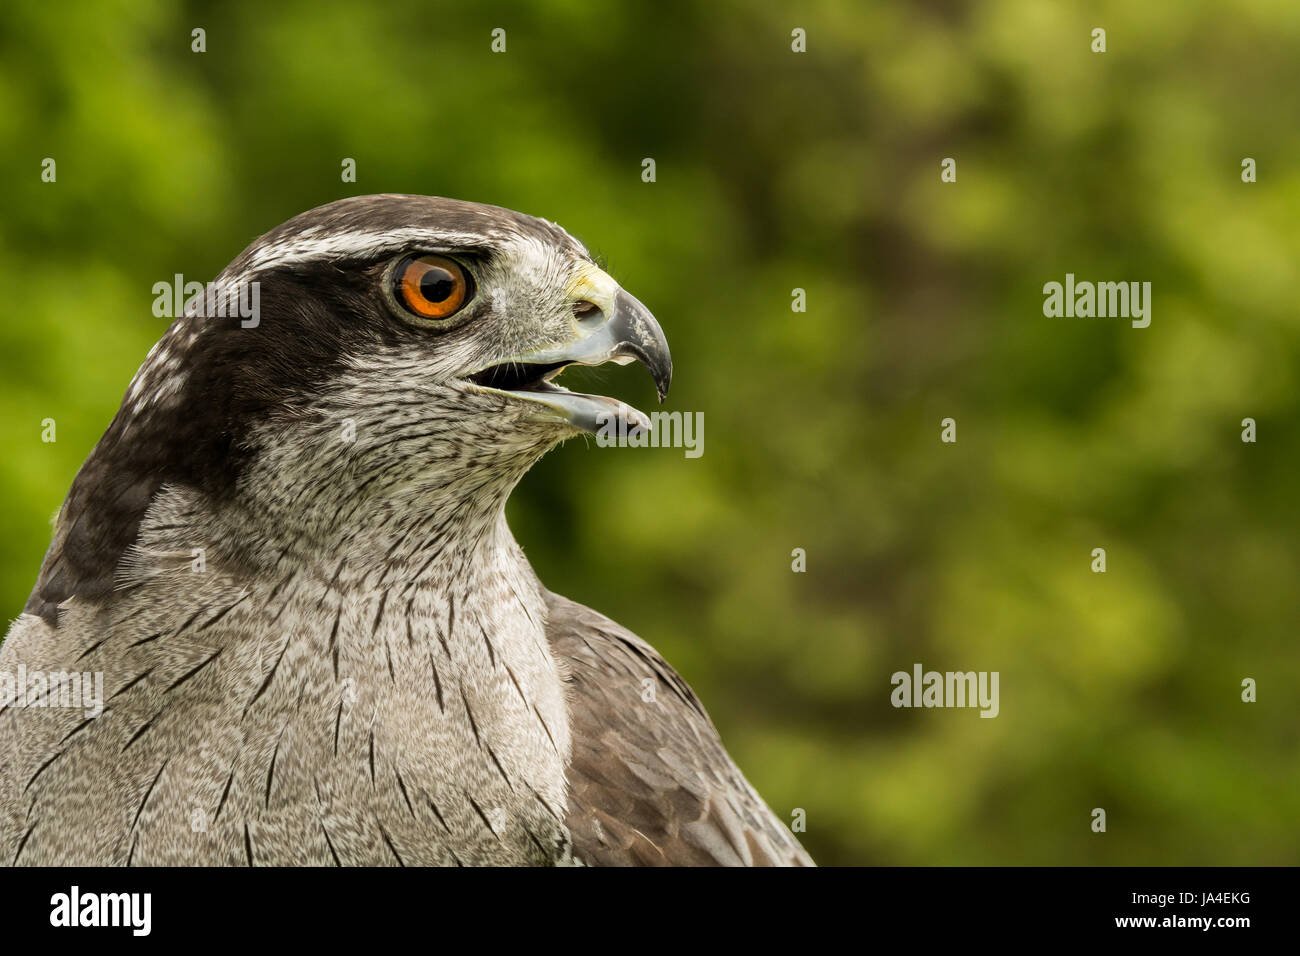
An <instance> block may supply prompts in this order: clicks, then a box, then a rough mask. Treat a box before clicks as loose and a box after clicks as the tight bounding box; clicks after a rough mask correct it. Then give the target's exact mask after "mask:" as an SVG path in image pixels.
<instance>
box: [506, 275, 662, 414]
mask: <svg viewBox="0 0 1300 956" xmlns="http://www.w3.org/2000/svg"><path fill="white" fill-rule="evenodd" d="M602 298H605V299H606V300H607V301H606V303H605V304H601V303H592V304H593V305H595V306H596V309H597V311H596V312H595V313H594V314H592V315H590V316H589V317H585V318H580V319H578V320H577V321H578V325H579V327H580V329H581V331H580V332H579V334H578V337H577V338H575V339H573V340H572V341H571V342H568V343H566V344H564V345H561V346H557V347H554V348H548V349H542V350H540V351H536V352H531V353H529V354H528V355H527V356H523V357H522V358H521V361H525V362H529V363H535V364H538V365H549V364H551V363H559V362H565V363H570V364H573V365H602V364H604V363H605V362H618V363H619V364H620V365H626V364H627V363H628V362H631V361H637V362H640V363H641V364H642V365H644V366H645V367H646V368H647V369H648V370H649V371H650V375H651V377H652V378H653V379H654V382H655V391H656V392H658V394H659V401H660V403H661V404H662V403H663V400H664V398H666V397H667V395H668V387H669V386H670V385H671V384H672V381H673V357H672V355H671V354H670V353H669V351H668V340H667V339H666V338H664V330H663V329H661V328H660V327H659V323H658V322H656V321H655V317H654V316H653V315H651V314H650V310H649V309H647V308H646V307H645V306H644V305H642V304H641V303H640V302H639V301H637V299H636V298H635V297H634V296H632V295H629V294H628V293H627V292H625V291H623V290H622V289H620V288H616V289H615V290H614V291H613V294H612V295H609V296H605V297H602Z"/></svg>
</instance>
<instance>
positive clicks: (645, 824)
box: [546, 593, 813, 866]
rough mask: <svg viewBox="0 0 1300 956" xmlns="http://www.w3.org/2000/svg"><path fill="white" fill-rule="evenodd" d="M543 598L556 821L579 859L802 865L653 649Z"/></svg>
mask: <svg viewBox="0 0 1300 956" xmlns="http://www.w3.org/2000/svg"><path fill="white" fill-rule="evenodd" d="M546 600H547V604H548V607H549V612H550V616H549V619H548V623H547V637H548V639H549V641H550V645H551V651H552V653H553V654H554V655H555V656H556V659H557V660H558V661H559V664H560V667H561V668H562V670H563V671H564V672H565V673H566V675H567V681H568V687H569V722H570V732H571V734H572V738H573V751H572V759H571V762H570V765H569V769H568V780H569V807H568V813H567V820H566V822H567V823H568V826H569V829H570V831H571V833H572V835H573V842H574V855H575V856H576V857H577V858H578V859H579V860H581V861H582V862H584V863H587V864H591V865H597V866H710V865H712V866H811V865H813V863H812V859H811V858H810V857H809V856H808V854H807V853H806V852H805V851H804V849H803V847H801V846H800V845H799V843H798V841H797V840H796V839H795V838H794V836H793V834H791V832H790V830H789V829H788V828H787V827H786V826H785V825H784V824H783V823H782V822H781V821H780V820H779V819H778V818H777V817H776V816H775V814H773V813H772V811H771V810H770V809H768V807H767V804H765V803H764V802H763V800H762V798H761V797H759V795H758V794H757V793H756V792H755V791H754V789H753V787H751V786H750V785H749V782H748V781H746V780H745V777H744V775H743V774H742V773H741V772H740V770H739V768H737V766H736V764H735V763H734V762H733V761H732V759H731V757H730V756H729V755H728V754H727V751H726V750H725V749H724V748H723V746H722V741H721V740H720V739H719V737H718V732H717V730H716V729H715V728H714V726H713V722H712V721H711V720H709V716H708V714H707V713H705V710H704V706H703V705H702V704H701V703H700V701H699V698H698V697H696V696H695V692H694V691H692V690H691V688H690V687H689V686H688V685H687V683H686V681H684V680H682V678H681V676H680V675H678V673H677V672H676V671H675V670H673V669H672V668H671V667H670V666H669V665H668V663H667V662H666V661H665V660H664V659H663V658H662V657H660V656H659V654H658V652H656V651H655V649H654V648H653V647H651V646H650V645H649V644H647V643H646V642H645V641H643V640H641V639H640V638H639V637H637V636H636V635H635V634H633V633H632V632H630V631H628V630H627V629H625V628H623V627H620V626H619V625H618V624H615V623H614V622H613V621H611V620H609V618H607V617H605V616H604V615H602V614H598V613H597V612H595V611H593V610H591V609H590V608H587V607H584V606H583V605H581V604H578V603H576V602H574V601H570V600H569V599H568V598H564V597H561V596H559V595H557V594H550V593H547V595H546ZM646 681H649V682H650V683H648V684H647V683H645V682H646ZM648 688H653V691H654V693H653V695H650V694H647V693H646V690H647V689H648ZM651 696H652V699H650V700H647V698H649V697H651Z"/></svg>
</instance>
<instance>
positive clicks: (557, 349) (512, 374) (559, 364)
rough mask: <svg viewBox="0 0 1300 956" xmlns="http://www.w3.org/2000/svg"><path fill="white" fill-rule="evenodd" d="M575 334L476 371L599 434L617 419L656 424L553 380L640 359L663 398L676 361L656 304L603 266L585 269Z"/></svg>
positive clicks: (479, 377)
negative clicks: (568, 371)
mask: <svg viewBox="0 0 1300 956" xmlns="http://www.w3.org/2000/svg"><path fill="white" fill-rule="evenodd" d="M570 292H571V294H572V295H573V297H574V304H575V305H576V306H579V307H581V308H582V311H581V312H580V313H575V315H574V332H575V334H574V337H573V338H572V339H571V340H569V341H568V342H566V343H564V344H562V345H558V346H553V347H548V348H543V349H538V350H536V351H533V352H528V353H526V354H523V355H519V356H515V357H513V358H510V359H507V360H505V361H503V362H498V363H496V364H494V365H491V366H489V367H488V368H485V369H482V370H480V371H478V372H475V373H474V374H472V375H470V376H469V380H470V381H471V382H473V383H474V384H475V385H477V386H478V387H480V388H485V389H488V390H491V391H497V392H504V393H507V394H510V395H512V396H515V397H517V398H523V399H526V400H528V401H530V402H532V403H534V404H536V406H537V420H539V421H547V422H558V423H561V424H567V425H571V426H573V427H574V428H578V429H581V430H582V431H588V432H598V431H600V430H601V428H602V427H605V426H606V425H607V424H609V423H611V422H619V421H621V422H622V423H623V425H624V427H629V426H631V427H641V428H649V427H650V420H649V418H648V417H647V416H646V415H645V414H644V413H642V412H640V411H638V410H636V409H635V408H632V407H631V406H630V405H627V404H624V403H623V402H620V401H618V400H617V399H614V398H609V397H607V396H605V395H584V394H582V393H579V392H571V391H569V390H568V389H566V388H563V387H562V386H559V385H555V384H554V383H552V381H551V379H553V378H554V377H555V376H556V375H559V374H560V372H561V371H563V370H564V369H565V368H567V367H568V366H570V365H603V364H604V363H606V362H615V363H617V364H619V365H626V364H628V363H630V362H640V363H641V364H642V365H644V366H645V367H646V368H647V369H648V370H649V372H650V375H651V377H652V378H653V379H654V383H655V389H656V391H657V392H658V393H659V401H660V402H663V400H664V397H665V396H667V394H668V387H669V385H670V384H671V383H672V378H673V360H672V356H671V355H670V354H669V352H668V341H667V339H665V338H664V332H663V329H661V328H660V327H659V323H658V322H656V321H655V317H654V316H653V315H651V314H650V310H649V309H647V308H646V307H645V306H644V305H642V304H641V303H640V302H638V301H637V300H636V299H635V298H634V297H633V296H631V295H629V294H628V293H627V292H625V291H623V289H622V288H620V287H619V286H618V285H617V283H615V282H614V280H613V279H611V278H610V277H609V276H608V275H606V274H605V273H604V272H602V271H601V270H599V269H597V268H596V267H595V266H587V267H584V269H583V270H581V271H580V273H579V275H578V277H577V278H576V279H575V280H574V281H573V282H572V283H571V285H570Z"/></svg>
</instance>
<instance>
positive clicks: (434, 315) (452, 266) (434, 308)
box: [396, 255, 470, 320]
mask: <svg viewBox="0 0 1300 956" xmlns="http://www.w3.org/2000/svg"><path fill="white" fill-rule="evenodd" d="M396 280H397V282H396V284H397V289H396V292H397V298H398V299H399V300H400V301H401V303H402V304H403V305H404V306H406V307H407V308H408V309H410V310H411V312H413V313H414V314H415V315H417V316H419V317H420V318H422V319H435V320H436V319H446V318H449V317H450V316H452V315H454V314H455V313H456V312H458V311H459V310H460V308H461V307H462V306H463V305H464V304H465V303H466V302H468V301H469V299H470V278H469V273H467V272H466V271H465V269H464V267H463V266H461V264H460V263H459V262H456V261H454V260H452V259H448V258H446V257H445V256H432V255H430V256H416V257H415V258H412V259H408V260H407V261H406V262H404V263H402V265H401V266H400V267H399V268H398V270H397V273H396Z"/></svg>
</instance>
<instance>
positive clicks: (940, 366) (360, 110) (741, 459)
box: [0, 0, 1300, 864]
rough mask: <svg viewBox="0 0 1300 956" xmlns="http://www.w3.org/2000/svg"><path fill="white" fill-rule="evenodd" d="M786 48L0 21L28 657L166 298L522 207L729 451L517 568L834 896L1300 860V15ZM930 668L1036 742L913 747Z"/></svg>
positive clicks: (944, 716) (590, 461) (1062, 15)
mask: <svg viewBox="0 0 1300 956" xmlns="http://www.w3.org/2000/svg"><path fill="white" fill-rule="evenodd" d="M784 7H785V5H781V4H765V3H758V2H748V3H741V2H719V3H712V4H696V3H686V2H656V3H648V2H647V3H643V4H619V5H614V4H601V3H578V2H576V0H569V2H555V3H546V4H535V5H534V4H529V3H483V4H472V5H471V4H435V3H414V2H411V3H396V4H365V3H360V2H337V0H311V2H290V3H284V4H261V3H244V4H224V3H222V4H218V3H190V4H179V3H167V2H130V3H128V2H106V3H105V2H96V3H90V2H83V3H60V4H49V3H45V2H33V0H19V2H12V0H11V2H8V3H6V4H4V6H3V7H0V141H2V142H3V143H4V144H5V148H4V150H3V152H0V181H3V182H4V183H5V184H6V189H5V196H4V200H3V205H4V214H3V225H2V226H0V258H2V260H3V268H2V269H0V300H3V302H4V311H5V315H4V320H3V323H2V324H0V371H2V372H3V376H4V382H5V387H4V389H3V391H2V392H0V452H2V453H3V466H2V467H0V496H2V497H3V501H4V507H3V509H0V522H2V524H0V571H2V575H0V585H2V587H3V592H2V594H3V598H4V607H6V608H8V609H9V610H8V612H7V613H8V614H9V615H11V616H12V615H16V614H17V613H18V610H19V608H20V607H21V605H22V603H23V601H24V599H25V596H26V594H27V592H28V590H29V589H30V587H31V584H32V581H33V580H34V577H35V574H36V570H37V567H38V565H39V562H40V558H41V555H42V553H43V551H44V549H45V546H46V544H47V542H48V537H49V531H50V529H49V517H50V515H51V514H52V513H53V511H54V510H55V508H56V507H57V506H58V505H59V504H60V502H61V500H62V498H63V496H64V494H65V493H66V490H67V488H68V485H69V483H70V482H71V479H72V477H73V475H74V474H75V472H76V469H77V468H78V466H79V465H80V463H81V461H82V460H83V458H84V457H85V455H86V454H87V453H88V452H89V450H90V448H91V447H92V446H93V444H94V443H95V441H96V440H97V438H98V437H99V435H100V433H101V432H102V430H103V429H104V428H105V426H106V425H107V424H108V422H109V420H110V419H111V417H112V415H113V413H114V411H115V410H116V407H117V404H118V402H119V401H120V398H121V395H122V394H123V392H124V391H125V388H126V386H127V383H128V382H129V380H130V378H131V376H132V374H133V373H134V371H135V369H136V367H137V366H138V365H139V363H140V361H141V360H142V359H143V357H144V354H145V352H146V351H147V350H148V348H149V346H150V344H151V343H152V342H153V341H154V340H155V339H156V338H157V337H158V336H159V335H160V333H161V332H162V330H163V328H164V322H163V321H160V320H158V319H155V318H154V317H153V316H152V314H151V305H152V299H153V296H152V292H151V287H152V285H153V283H155V282H157V281H160V280H167V279H169V278H170V277H171V276H172V275H173V274H174V273H178V272H179V273H183V274H185V276H186V277H187V278H198V279H207V278H211V277H212V276H214V275H215V274H216V273H217V272H218V271H220V269H221V268H222V267H223V266H224V265H225V264H226V263H227V262H228V261H229V260H230V259H232V258H233V257H234V256H235V255H236V254H237V253H238V252H239V251H240V249H242V248H243V246H244V245H245V244H246V243H247V242H249V241H250V240H251V239H253V238H254V237H255V236H256V235H258V234H259V233H261V232H263V231H265V230H267V229H270V228H271V227H273V226H275V225H276V224H278V223H279V222H281V221H282V220H284V219H286V218H288V217H290V216H292V215H294V214H296V213H298V212H300V211H302V210H304V209H307V208H309V207H312V206H315V205H318V204H320V203H323V202H327V201H329V200H332V199H336V198H339V197H342V196H345V195H351V194H357V193H373V192H387V191H394V192H418V193H430V194H436V195H445V196H455V197H459V198H464V199H471V200H477V201H482V202H491V203H495V204H499V205H503V206H508V207H512V208H516V209H519V210H522V211H525V212H529V213H533V214H535V215H539V216H544V217H546V218H550V219H554V220H556V221H558V222H560V223H561V224H563V225H564V226H566V227H567V228H568V229H569V230H570V231H572V232H574V233H575V234H576V235H578V236H579V237H581V238H583V239H585V240H586V241H587V242H588V243H589V245H591V246H592V247H593V249H594V250H595V251H597V252H598V253H601V254H603V255H604V256H605V257H606V258H607V260H608V266H609V269H610V271H611V273H612V274H613V275H614V276H615V277H616V278H618V279H619V280H620V281H621V282H622V283H623V284H624V285H625V286H626V287H627V288H629V289H630V290H631V291H633V292H634V294H636V295H637V296H639V297H640V298H642V299H643V300H644V301H645V302H646V303H647V304H648V305H649V306H650V307H651V308H652V309H653V310H654V311H655V312H656V313H657V315H658V316H659V317H660V320H661V322H662V324H663V326H664V328H665V329H666V330H667V333H668V337H669V340H670V342H671V344H672V348H673V354H674V358H675V363H676V368H677V377H676V381H675V383H674V390H673V394H672V396H671V398H670V405H669V407H671V408H676V409H686V410H698V411H702V412H704V415H705V422H706V429H705V454H704V456H703V457H702V458H699V459H694V460H692V459H687V458H686V457H685V456H684V455H683V454H682V453H681V452H680V451H679V450H640V451H631V450H629V451H614V450H604V449H599V448H597V447H595V445H594V443H590V446H589V447H586V448H584V447H583V443H582V442H571V443H569V445H568V446H567V447H565V448H563V449H560V450H557V451H556V452H554V453H553V454H552V455H550V456H549V457H548V458H547V459H546V460H545V461H544V462H543V463H542V464H541V465H539V466H538V467H537V468H536V469H535V471H534V472H533V473H532V474H531V475H530V476H529V477H528V478H527V479H526V480H525V482H524V484H523V485H522V486H521V487H520V489H519V490H518V492H517V493H516V495H515V498H514V500H513V502H512V504H511V512H512V521H513V524H514V527H515V530H516V535H517V537H518V538H519V539H520V541H521V543H522V544H523V545H524V547H525V549H526V550H527V552H528V554H529V556H530V558H531V559H532V561H533V563H534V565H535V566H536V568H537V570H538V572H539V573H540V575H541V576H542V578H543V580H544V581H546V582H547V584H548V585H549V586H550V587H552V588H554V589H556V590H558V591H560V592H562V593H565V594H568V595H569V596H571V597H574V598H576V599H578V600H581V601H583V602H585V603H587V604H590V605H592V606H594V607H596V608H598V609H600V610H602V611H604V612H606V613H608V614H610V615H611V616H613V617H614V618H616V619H617V620H619V621H621V622H622V623H624V624H626V625H628V626H629V627H631V628H632V629H633V630H635V631H637V632H638V633H640V634H641V635H642V636H644V637H645V638H647V639H648V640H650V641H651V642H652V643H654V644H655V645H656V646H658V647H659V648H660V649H661V650H662V651H663V652H664V654H665V655H666V656H667V657H668V658H669V660H670V661H672V662H673V663H674V664H675V665H676V666H677V667H678V668H679V669H680V670H681V671H682V673H683V674H684V675H685V676H686V677H687V679H688V680H690V681H691V682H692V683H693V684H694V686H695V687H696V689H697V690H698V691H699V692H700V694H701V696H702V697H703V698H704V700H705V701H706V702H707V703H708V705H709V707H710V709H711V712H712V715H713V717H714V719H715V721H716V722H717V724H718V725H719V728H720V729H721V731H722V733H723V736H724V739H725V740H726V741H727V743H728V745H729V746H730V748H731V750H732V751H733V753H734V754H735V756H736V757H737V759H738V761H739V762H740V764H741V765H742V767H743V768H744V769H745V770H746V771H747V773H748V774H749V776H750V778H751V779H752V781H753V782H754V784H755V786H756V787H757V788H758V789H759V790H760V792H762V793H763V794H764V795H765V796H766V798H767V800H768V801H769V802H770V803H771V805H772V806H773V808H774V809H775V810H776V811H777V812H778V814H779V815H781V816H782V817H783V818H785V819H789V818H790V817H789V815H790V813H791V811H792V809H793V808H796V807H802V808H804V809H805V810H806V811H807V821H808V823H807V826H808V829H807V833H806V834H804V839H805V842H806V844H807V845H808V847H809V848H810V850H811V851H812V852H813V854H814V856H816V857H817V858H818V860H819V861H820V862H822V863H858V862H867V863H923V864H970V863H999V864H1014V863H1048V864H1051V863H1116V864H1118V863H1129V864H1138V863H1151V864H1173V863H1181V864H1204V863H1238V864H1239V863H1266V862H1267V863H1296V862H1298V859H1300V857H1298V853H1297V848H1298V846H1300V760H1297V728H1298V726H1300V719H1298V718H1300V694H1298V693H1297V687H1300V656H1298V655H1297V651H1296V644H1295V639H1296V623H1297V610H1298V607H1297V597H1296V594H1297V587H1296V582H1297V581H1298V580H1300V550H1298V549H1297V530H1300V528H1298V526H1300V520H1298V519H1300V516H1298V515H1297V495H1296V479H1295V475H1296V472H1297V468H1298V466H1300V442H1298V441H1297V431H1296V421H1297V411H1298V409H1297V403H1298V401H1300V382H1298V381H1297V370H1298V369H1300V364H1298V363H1297V358H1298V353H1300V313H1298V310H1297V304H1298V303H1300V282H1298V275H1300V273H1298V272H1297V268H1296V262H1297V260H1298V259H1300V231H1298V230H1297V226H1296V224H1297V221H1298V220H1300V215H1298V213H1300V161H1298V159H1297V157H1300V98H1297V97H1296V96H1295V91H1296V89H1297V88H1300V55H1297V54H1298V53H1300V6H1297V5H1296V4H1295V3H1294V2H1291V0H1268V2H1265V0H1242V2H1238V3H1235V4H1232V5H1225V4H1217V3H1207V2H1199V0H1188V2H1159V3H1124V2H1119V0H1108V2H1104V3H1099V4H1057V3H1045V2H1041V0H989V2H969V3H967V2H955V0H948V2H945V0H926V2H915V3H891V4H865V3H863V4H850V3H844V4H837V3H815V4H812V5H809V6H806V7H802V8H801V9H799V10H798V11H797V12H795V11H793V10H789V9H784ZM1097 26H1101V27H1104V28H1105V29H1106V30H1107V31H1108V47H1109V49H1108V52H1106V53H1105V54H1095V53H1093V52H1091V51H1090V48H1089V47H1090V42H1091V41H1090V31H1091V30H1092V29H1093V28H1094V27H1097ZM195 27H202V28H204V29H205V30H206V31H207V52H206V53H202V54H196V53H192V52H191V51H190V43H191V39H190V31H191V30H192V29H193V28H195ZM496 27H503V28H505V29H506V31H507V52H506V53H504V54H494V53H492V52H491V51H490V32H491V30H492V29H493V28H496ZM794 27H802V28H804V29H805V30H806V31H807V36H808V41H807V42H808V52H807V53H805V54H796V53H793V52H791V48H790V37H791V30H792V28H794ZM1247 156H1249V157H1253V158H1254V159H1256V160H1257V162H1258V168H1259V182H1258V183H1256V184H1253V185H1247V184H1243V183H1242V181H1241V178H1240V164H1241V160H1242V158H1243V157H1247ZM44 157H53V158H55V159H56V160H57V163H58V167H57V168H58V179H57V182H56V183H53V184H50V183H43V182H41V179H40V164H41V160H42V159H43V158H44ZM344 157H353V158H355V159H356V161H357V168H358V178H357V182H356V183H355V184H345V183H342V182H341V181H340V175H339V173H340V163H341V161H342V159H343V158H344ZM645 157H653V158H654V159H655V160H656V162H657V167H658V168H657V182H655V183H653V184H647V183H644V182H642V180H641V175H640V174H641V161H642V159H643V158H645ZM943 157H954V158H956V159H957V162H958V180H957V182H956V183H953V184H944V183H941V182H940V176H939V172H940V168H939V164H940V160H941V159H942V158H943ZM1066 272H1073V273H1075V274H1076V275H1078V276H1079V277H1080V278H1081V279H1083V278H1089V279H1104V280H1137V281H1150V282H1152V283H1153V285H1154V302H1153V313H1152V324H1151V327H1150V328H1148V329H1144V330H1138V329H1132V328H1130V327H1129V326H1128V324H1127V323H1126V322H1124V321H1120V320H1105V319H1092V320H1088V319H1049V318H1045V317H1044V316H1043V314H1042V291H1041V289H1042V285H1043V283H1045V282H1048V281H1053V280H1056V281H1060V280H1062V278H1063V276H1064V274H1065V273H1066ZM796 287H798V288H803V289H806V290H807V296H808V310H807V312H806V313H802V314H800V313H793V312H792V311H791V308H790V301H791V290H792V289H793V288H796ZM592 374H594V375H596V376H597V377H598V379H599V380H600V381H601V382H602V383H605V384H606V385H607V386H608V387H610V388H613V389H614V390H616V391H618V393H619V394H620V395H623V396H624V397H627V398H628V399H629V400H632V401H634V402H636V403H638V404H640V405H641V406H642V407H643V408H648V407H650V406H651V405H652V404H653V399H652V391H651V388H650V385H649V382H648V379H647V378H645V377H643V376H639V375H636V374H634V373H632V372H630V371H629V372H628V373H627V374H626V375H624V374H621V373H619V372H618V370H614V371H609V370H600V371H597V372H594V373H592ZM948 416H951V417H953V418H955V419H956V421H957V423H958V426H957V427H958V442H957V443H956V444H955V445H947V444H942V443H940V441H939V423H940V420H941V419H943V418H945V417H948ZM1247 416H1249V417H1253V418H1255V419H1256V420H1257V421H1258V423H1259V441H1258V442H1257V443H1255V444H1245V443H1243V442H1242V441H1241V440H1240V429H1241V425H1240V422H1241V420H1242V419H1243V418H1244V417H1247ZM45 418H54V419H55V420H56V421H57V424H58V441H57V442H56V443H54V444H46V443H42V442H41V440H40V430H41V421H42V419H45ZM796 547H802V548H806V549H807V553H808V570H807V573H805V574H794V573H792V572H791V566H790V562H791V550H792V549H793V548H796ZM1094 547H1105V548H1106V549H1107V552H1108V563H1109V570H1108V572H1107V573H1106V574H1104V575H1101V574H1093V573H1091V572H1090V570H1089V564H1090V561H1091V555H1090V552H1091V549H1093V548H1094ZM918 661H919V662H922V663H923V664H924V665H925V666H926V667H929V668H936V669H939V670H965V669H975V670H998V671H1000V673H1001V715H1000V716H999V717H998V718H997V719H996V720H980V719H978V718H977V716H976V712H975V711H973V710H964V711H963V710H895V709H893V708H892V707H891V706H890V705H889V691H890V685H889V677H890V674H891V673H892V672H894V671H896V670H910V668H911V665H912V664H913V663H914V662H918ZM1244 677H1253V678H1255V679H1256V680H1257V681H1258V684H1259V702H1258V703H1255V704H1249V705H1248V704H1244V703H1242V702H1241V701H1240V697H1239V695H1240V682H1241V680H1242V678H1244ZM1093 807H1104V808H1106V810H1107V812H1108V815H1109V820H1108V824H1109V832H1108V833H1107V834H1105V835H1104V836H1098V835H1095V834H1093V833H1092V832H1091V831H1090V829H1089V823H1090V812H1091V810H1092V808H1093Z"/></svg>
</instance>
